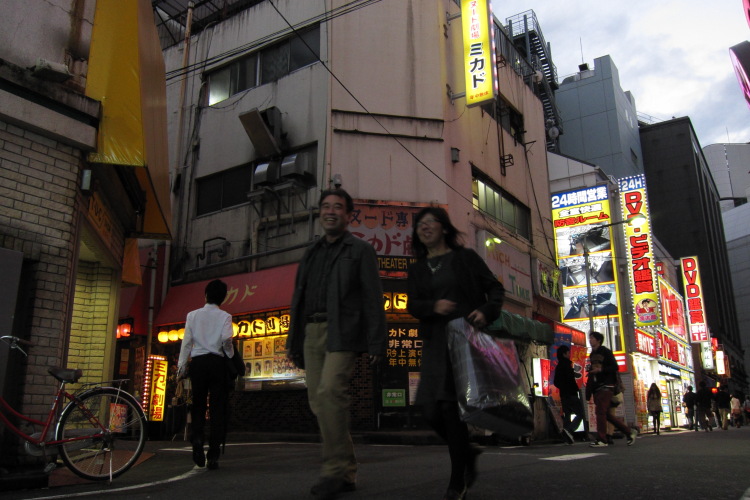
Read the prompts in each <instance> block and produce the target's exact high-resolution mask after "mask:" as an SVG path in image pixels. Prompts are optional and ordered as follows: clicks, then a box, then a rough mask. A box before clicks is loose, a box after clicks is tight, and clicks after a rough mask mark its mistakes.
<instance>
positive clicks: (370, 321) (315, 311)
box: [287, 188, 386, 500]
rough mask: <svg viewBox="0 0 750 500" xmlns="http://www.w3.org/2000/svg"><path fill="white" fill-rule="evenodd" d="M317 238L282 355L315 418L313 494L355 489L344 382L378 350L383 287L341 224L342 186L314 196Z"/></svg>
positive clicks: (345, 206)
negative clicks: (295, 371) (303, 385)
mask: <svg viewBox="0 0 750 500" xmlns="http://www.w3.org/2000/svg"><path fill="white" fill-rule="evenodd" d="M319 206H320V225H321V227H322V228H323V231H324V233H325V235H324V237H322V238H320V239H319V240H318V241H316V242H315V243H314V244H313V245H312V246H311V247H310V248H308V250H307V251H306V252H305V254H304V256H303V257H302V261H301V262H300V266H299V269H298V270H297V277H296V282H295V290H294V295H293V297H292V306H291V324H290V328H289V335H288V337H287V353H288V354H287V356H288V357H289V359H290V360H291V361H292V362H293V363H294V364H295V365H296V366H297V367H299V368H303V369H305V378H306V381H307V398H308V402H309V404H310V409H311V410H312V412H313V413H314V414H315V416H316V417H317V419H318V427H319V428H320V435H321V441H322V459H323V464H322V466H321V469H320V478H319V479H318V481H317V482H316V483H315V484H314V485H313V487H312V488H311V490H310V493H311V494H312V495H313V496H315V497H316V498H317V499H319V500H328V499H332V498H336V497H337V496H338V494H339V493H340V492H343V491H353V490H355V489H356V479H357V459H356V457H355V455H354V445H353V443H352V438H351V434H350V431H349V405H350V397H349V392H348V391H349V384H350V381H351V378H352V375H353V374H354V367H355V363H356V361H357V357H358V356H359V355H360V354H361V353H368V356H369V361H370V364H373V365H374V364H376V363H378V362H379V361H380V360H381V359H382V358H383V355H384V354H385V347H386V323H385V312H384V308H383V290H382V287H381V284H380V275H379V272H378V262H377V256H376V254H375V249H374V248H373V247H372V245H370V244H369V243H367V242H366V241H364V240H361V239H359V238H356V237H355V236H354V235H352V234H351V233H350V232H349V231H348V230H347V228H348V226H349V222H350V221H351V218H352V213H353V211H354V202H353V201H352V197H351V196H350V195H349V193H347V192H346V191H344V190H343V189H339V188H337V189H328V190H325V191H323V192H322V193H321V194H320V199H319Z"/></svg>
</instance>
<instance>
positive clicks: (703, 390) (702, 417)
mask: <svg viewBox="0 0 750 500" xmlns="http://www.w3.org/2000/svg"><path fill="white" fill-rule="evenodd" d="M713 399H714V396H713V394H711V389H709V388H708V387H707V386H706V383H705V382H704V381H703V380H701V381H700V382H699V383H698V392H696V393H695V418H696V422H695V426H696V427H698V426H699V425H700V427H702V428H703V430H704V431H706V432H710V431H713V430H714V429H713V426H712V425H711V420H710V417H709V416H710V415H711V403H712V402H713Z"/></svg>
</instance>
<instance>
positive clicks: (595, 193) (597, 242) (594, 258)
mask: <svg viewBox="0 0 750 500" xmlns="http://www.w3.org/2000/svg"><path fill="white" fill-rule="evenodd" d="M611 222H612V221H611V209H610V201H609V191H608V189H607V186H595V187H592V188H584V189H578V190H573V191H565V192H562V193H557V194H555V195H553V196H552V224H553V227H554V233H555V248H556V252H557V263H558V265H559V268H560V281H561V283H562V287H563V303H564V306H563V308H562V321H563V323H564V324H566V325H569V326H571V327H572V328H576V329H578V330H581V331H585V332H588V331H589V330H590V327H589V317H591V318H592V319H593V323H594V329H596V330H598V331H600V332H602V334H604V335H605V337H607V340H606V341H605V344H606V345H607V346H608V347H610V348H611V349H612V350H613V351H615V352H621V351H622V350H623V349H624V345H625V344H624V339H623V337H622V332H621V331H620V325H621V323H622V321H621V317H620V305H619V300H618V297H619V285H618V281H617V274H616V273H615V272H614V265H613V262H615V249H614V247H613V245H612V242H611V228H610V227H608V226H607V225H608V224H610V223H611ZM599 226H603V227H599ZM584 249H588V253H589V258H588V269H587V268H586V257H585V255H584ZM587 280H588V282H589V283H590V286H591V295H592V297H591V300H589V294H588V290H587Z"/></svg>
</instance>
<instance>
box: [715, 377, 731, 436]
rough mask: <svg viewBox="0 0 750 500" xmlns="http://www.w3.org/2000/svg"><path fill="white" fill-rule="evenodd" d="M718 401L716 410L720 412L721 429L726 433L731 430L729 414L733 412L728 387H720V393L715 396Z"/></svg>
mask: <svg viewBox="0 0 750 500" xmlns="http://www.w3.org/2000/svg"><path fill="white" fill-rule="evenodd" d="M714 399H715V401H716V409H717V410H718V412H719V422H721V423H720V425H721V428H722V429H724V430H725V431H727V430H729V414H730V412H731V411H732V404H731V403H732V396H731V395H730V394H729V389H728V388H727V386H726V385H722V386H720V387H719V391H718V392H717V393H716V396H714Z"/></svg>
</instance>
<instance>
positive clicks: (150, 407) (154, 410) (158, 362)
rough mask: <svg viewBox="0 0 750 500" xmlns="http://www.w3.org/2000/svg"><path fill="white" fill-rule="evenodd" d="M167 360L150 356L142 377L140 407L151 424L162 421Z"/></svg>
mask: <svg viewBox="0 0 750 500" xmlns="http://www.w3.org/2000/svg"><path fill="white" fill-rule="evenodd" d="M167 368H168V365H167V358H165V357H164V356H157V355H152V356H149V357H148V359H147V360H146V373H145V376H144V377H143V388H142V392H141V394H143V397H142V399H141V406H143V408H144V410H145V411H146V414H147V415H148V419H149V420H151V421H153V422H161V421H162V420H164V408H165V404H166V402H165V397H166V393H167V377H168V374H169V372H168V371H167Z"/></svg>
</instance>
